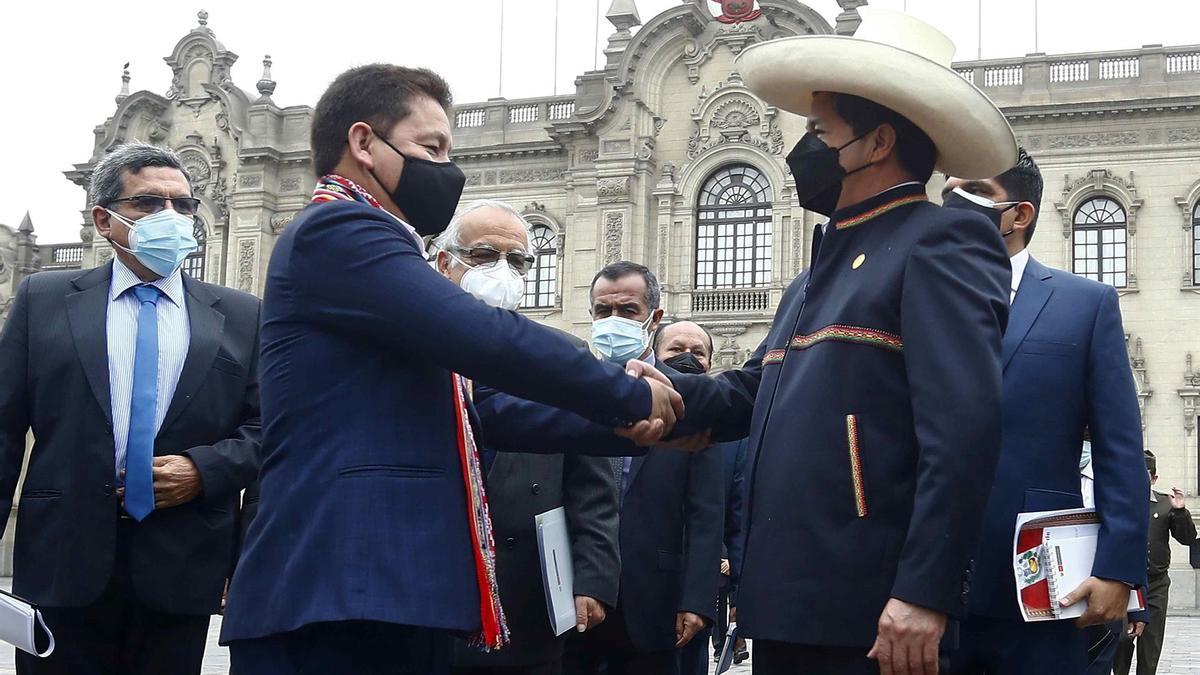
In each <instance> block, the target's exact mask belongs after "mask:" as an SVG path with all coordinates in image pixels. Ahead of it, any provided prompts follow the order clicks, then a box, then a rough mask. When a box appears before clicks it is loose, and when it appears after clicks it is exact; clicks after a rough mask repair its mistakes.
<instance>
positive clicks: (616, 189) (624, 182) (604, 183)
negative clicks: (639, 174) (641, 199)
mask: <svg viewBox="0 0 1200 675" xmlns="http://www.w3.org/2000/svg"><path fill="white" fill-rule="evenodd" d="M628 196H629V177H628V176H621V177H619V178H601V179H600V180H598V181H596V198H597V199H598V200H600V201H602V202H617V201H622V200H624V199H625V198H627V197H628Z"/></svg>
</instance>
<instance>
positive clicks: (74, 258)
mask: <svg viewBox="0 0 1200 675" xmlns="http://www.w3.org/2000/svg"><path fill="white" fill-rule="evenodd" d="M82 264H83V244H82V243H80V244H55V245H53V246H51V247H50V256H49V259H48V260H47V261H46V263H45V264H44V265H43V266H42V267H43V269H73V268H76V267H79V266H80V265H82Z"/></svg>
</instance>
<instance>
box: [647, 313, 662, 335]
mask: <svg viewBox="0 0 1200 675" xmlns="http://www.w3.org/2000/svg"><path fill="white" fill-rule="evenodd" d="M662 318H663V308H662V307H659V308H658V309H656V310H654V311H653V312H651V313H650V325H649V326H647V327H646V330H647V331H649V332H650V334H651V335H654V332H655V331H657V330H658V324H659V322H660V321H662Z"/></svg>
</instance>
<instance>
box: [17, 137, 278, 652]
mask: <svg viewBox="0 0 1200 675" xmlns="http://www.w3.org/2000/svg"><path fill="white" fill-rule="evenodd" d="M90 201H91V203H92V204H93V206H92V211H91V216H92V220H93V222H94V223H95V225H96V232H97V233H98V234H99V235H100V236H101V237H103V238H105V239H106V240H108V241H109V242H110V243H111V244H112V246H113V248H114V249H115V259H114V260H113V261H111V262H109V263H107V264H104V265H101V266H100V267H97V268H94V269H89V270H83V271H79V270H67V271H56V272H42V273H39V274H34V275H32V276H30V277H29V278H27V279H26V280H25V281H24V282H23V283H22V284H21V288H20V290H19V291H18V293H17V296H16V302H15V303H14V305H13V310H12V314H11V316H10V317H9V319H8V322H7V323H6V324H5V326H4V332H3V334H2V336H0V511H2V512H5V513H7V512H8V510H9V508H10V507H11V504H12V500H13V494H14V490H15V488H16V486H17V482H18V476H19V475H20V474H21V468H22V463H23V458H24V456H25V439H26V433H27V432H29V431H32V434H33V437H34V446H33V450H32V452H31V453H30V455H29V461H28V464H27V467H26V468H27V474H26V476H25V481H24V483H23V486H22V489H21V494H20V504H19V508H18V518H17V533H16V544H15V551H14V574H13V592H14V593H16V594H17V595H19V596H21V597H23V598H26V599H28V600H30V601H31V602H34V603H36V604H38V605H40V606H41V608H42V612H43V614H44V615H45V618H46V622H47V624H48V625H49V627H50V629H51V631H53V633H54V637H55V640H56V646H55V649H54V652H53V653H52V654H51V655H50V656H49V657H48V658H45V659H38V658H35V657H33V656H31V655H29V654H26V653H25V652H22V651H18V652H17V672H18V673H22V674H39V675H41V674H67V673H70V674H79V673H85V674H89V675H90V674H97V675H118V674H122V675H123V674H127V673H135V674H145V675H152V674H153V675H159V674H162V673H170V674H172V675H174V674H180V675H182V674H186V673H199V672H200V668H201V661H202V659H203V655H204V646H205V642H206V639H207V633H208V624H209V617H210V615H212V614H215V613H216V612H218V611H219V610H220V606H221V592H222V589H223V588H224V585H225V581H226V579H227V577H228V576H229V573H230V570H231V565H232V562H233V554H234V550H233V549H234V540H235V523H236V519H237V515H238V508H239V503H240V502H239V497H240V493H241V491H242V489H243V488H245V487H247V485H249V484H250V483H251V482H252V481H253V480H254V478H255V476H256V475H257V474H258V469H259V465H260V459H259V437H260V423H259V397H258V380H257V366H258V316H259V302H258V300H257V299H256V298H254V297H253V296H251V295H249V294H246V293H242V292H240V291H235V290H232V289H229V288H225V287H223V286H217V285H214V284H207V283H204V282H203V281H201V280H199V279H193V278H191V277H189V276H188V275H187V274H185V273H183V272H182V271H181V270H180V265H181V264H182V263H183V260H184V259H185V258H186V257H187V256H188V255H189V254H190V253H191V252H192V251H193V250H195V248H196V241H195V239H194V238H193V235H192V231H193V228H194V226H195V218H196V214H197V209H198V208H199V204H200V200H198V199H196V198H195V197H193V196H192V192H191V187H190V185H189V182H188V175H187V172H186V170H185V169H184V168H183V166H182V164H181V163H180V160H179V157H178V155H176V154H175V153H174V152H172V151H171V150H168V149H165V148H159V147H155V146H153V145H148V144H144V143H129V144H126V145H123V146H121V147H118V148H116V149H115V150H113V151H112V152H110V153H109V154H108V155H106V156H105V157H104V158H103V159H101V160H100V161H99V162H98V163H97V164H96V167H95V169H94V170H93V172H92V175H91V189H90ZM0 527H2V526H0Z"/></svg>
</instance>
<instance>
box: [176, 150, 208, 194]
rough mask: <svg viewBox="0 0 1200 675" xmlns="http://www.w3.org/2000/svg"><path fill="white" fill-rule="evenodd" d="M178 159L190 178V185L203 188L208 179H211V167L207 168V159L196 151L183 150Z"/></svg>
mask: <svg viewBox="0 0 1200 675" xmlns="http://www.w3.org/2000/svg"><path fill="white" fill-rule="evenodd" d="M179 159H180V161H181V162H183V168H184V169H186V170H187V173H188V176H189V177H191V179H192V185H194V186H203V185H205V184H207V183H208V179H209V178H211V177H212V167H211V166H209V164H208V158H207V157H205V156H204V155H203V154H201V153H200V152H199V151H197V150H184V151H183V152H181V153H179Z"/></svg>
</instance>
